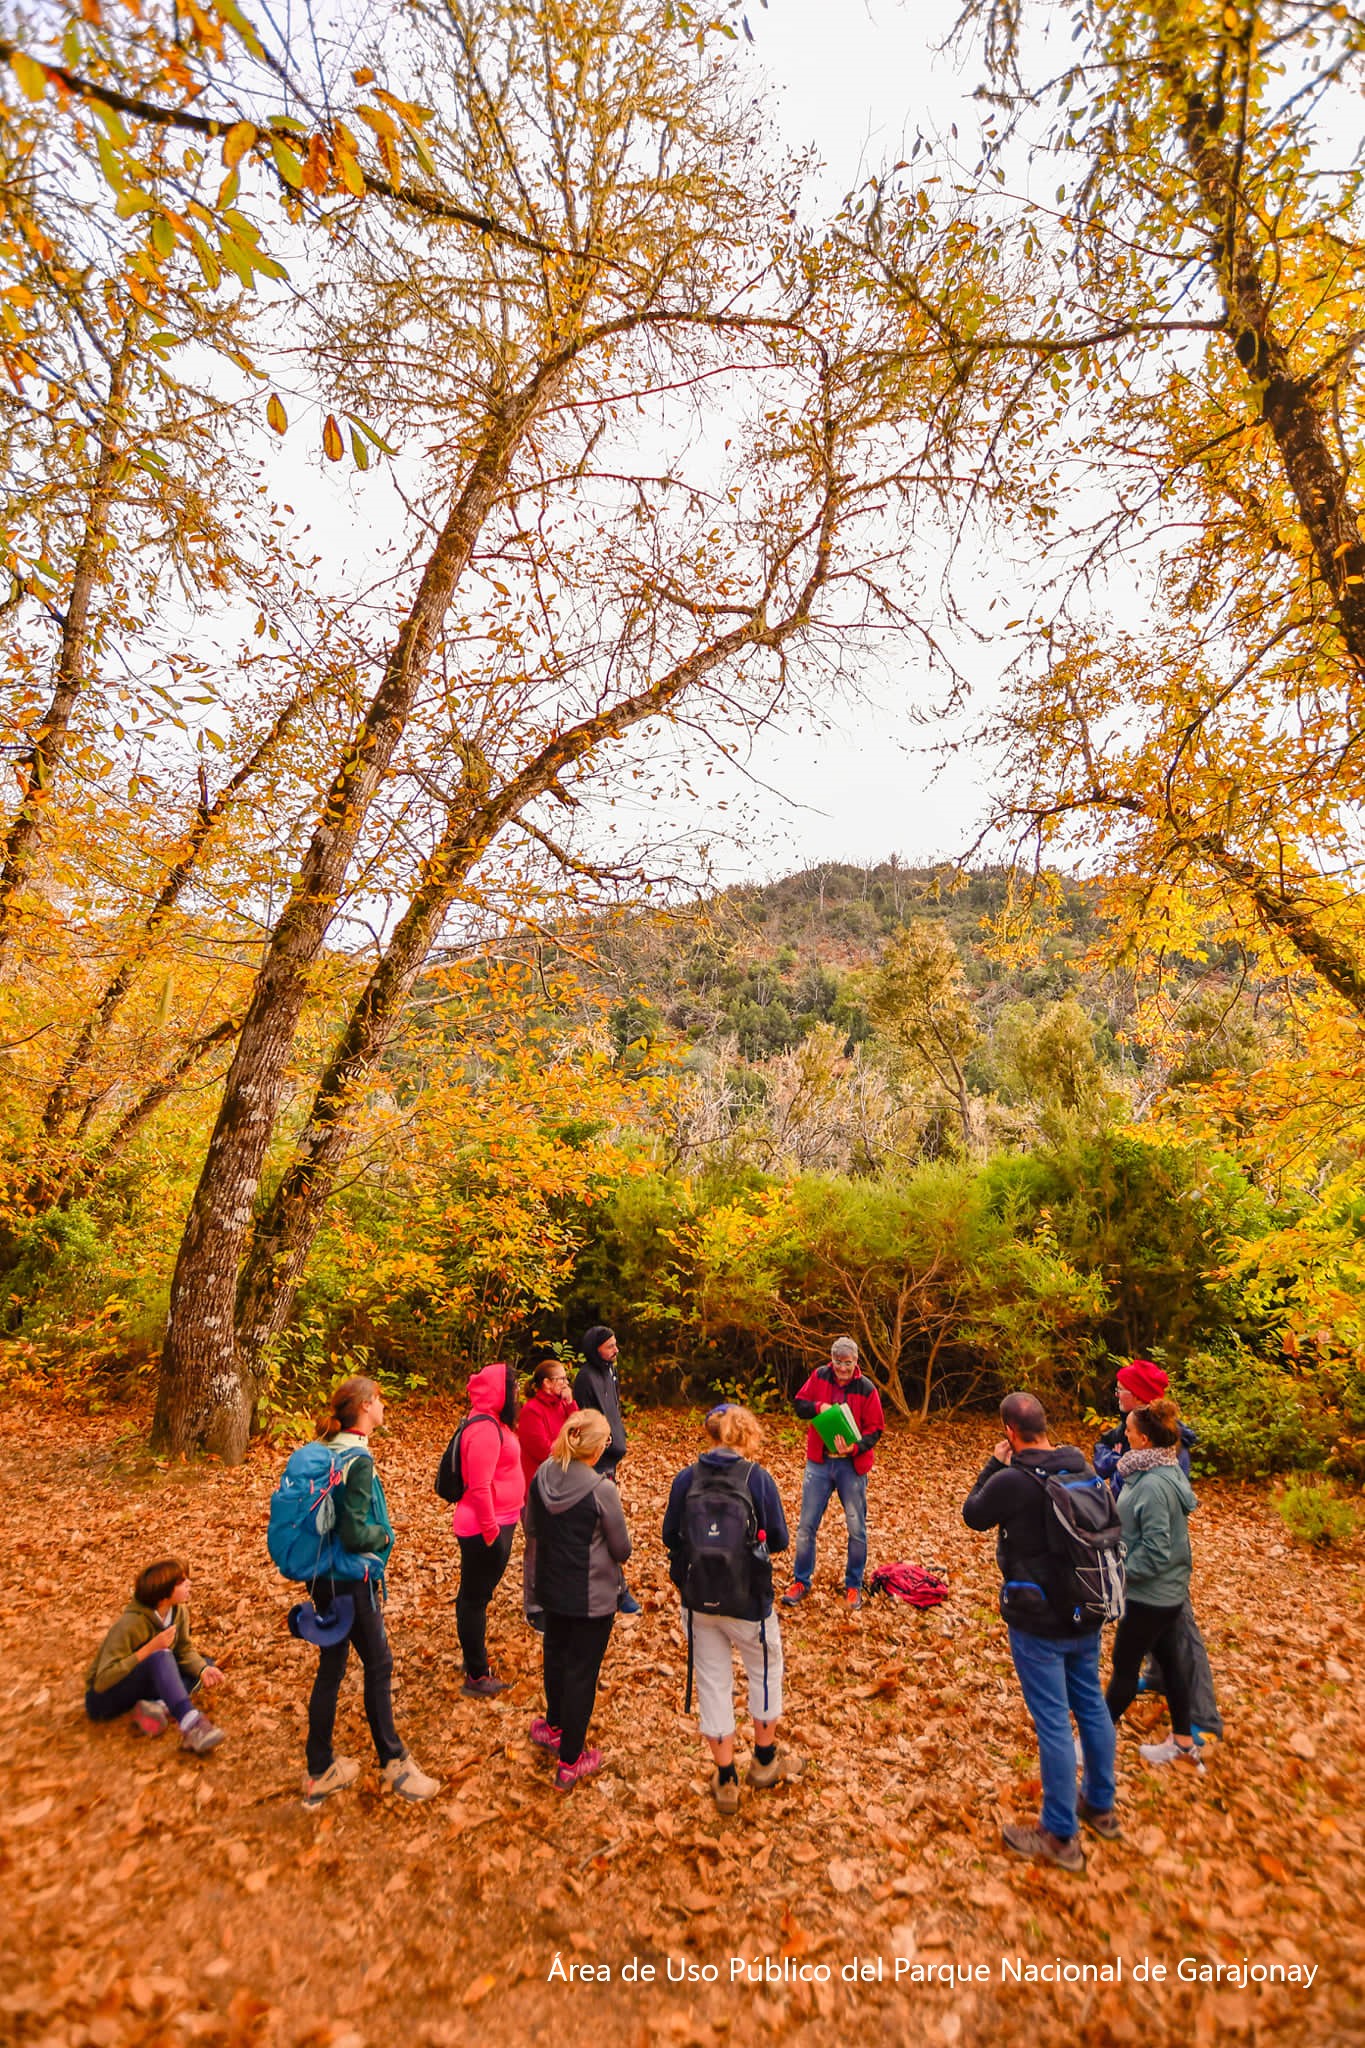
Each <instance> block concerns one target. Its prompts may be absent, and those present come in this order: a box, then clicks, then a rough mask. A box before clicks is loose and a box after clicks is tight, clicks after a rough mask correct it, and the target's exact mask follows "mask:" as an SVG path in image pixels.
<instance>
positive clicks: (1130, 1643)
mask: <svg viewBox="0 0 1365 2048" xmlns="http://www.w3.org/2000/svg"><path fill="white" fill-rule="evenodd" d="M1127 1438H1128V1446H1129V1448H1128V1450H1127V1452H1126V1453H1125V1454H1124V1456H1123V1457H1122V1458H1120V1459H1119V1463H1118V1471H1119V1475H1120V1477H1121V1478H1122V1481H1123V1490H1122V1492H1121V1493H1120V1494H1119V1497H1118V1509H1119V1520H1120V1521H1121V1522H1122V1524H1123V1537H1124V1543H1125V1545H1126V1546H1127V1552H1126V1568H1127V1574H1128V1598H1127V1602H1126V1605H1125V1607H1124V1610H1123V1619H1122V1621H1120V1623H1119V1625H1118V1630H1117V1633H1116V1634H1115V1637H1114V1665H1113V1670H1112V1672H1111V1674H1110V1678H1109V1685H1108V1689H1107V1690H1106V1692H1105V1695H1104V1700H1105V1705H1106V1706H1107V1707H1108V1709H1109V1714H1110V1718H1111V1719H1112V1721H1113V1722H1114V1724H1115V1726H1117V1725H1118V1723H1119V1721H1120V1720H1121V1719H1122V1717H1123V1715H1124V1713H1125V1712H1126V1711H1127V1709H1128V1708H1129V1707H1130V1706H1131V1705H1132V1703H1133V1699H1134V1697H1135V1695H1136V1693H1137V1688H1138V1675H1139V1673H1140V1672H1141V1670H1142V1660H1143V1658H1144V1657H1145V1656H1146V1655H1147V1653H1148V1651H1149V1650H1150V1651H1152V1652H1154V1653H1155V1655H1156V1657H1157V1659H1158V1661H1159V1662H1160V1664H1161V1668H1162V1670H1163V1671H1164V1672H1165V1674H1166V1699H1167V1703H1168V1705H1169V1706H1170V1710H1171V1736H1172V1739H1171V1740H1170V1741H1168V1742H1147V1743H1143V1744H1142V1746H1141V1750H1140V1752H1139V1753H1140V1755H1141V1756H1142V1758H1143V1760H1144V1762H1146V1763H1149V1764H1171V1763H1184V1764H1189V1765H1190V1766H1192V1768H1193V1769H1195V1770H1198V1771H1202V1770H1203V1768H1204V1766H1203V1763H1202V1761H1201V1759H1200V1755H1199V1751H1198V1749H1197V1748H1196V1747H1195V1743H1194V1736H1193V1734H1192V1732H1191V1727H1190V1688H1189V1674H1188V1671H1187V1669H1186V1665H1185V1658H1184V1656H1183V1654H1182V1652H1181V1650H1180V1646H1179V1624H1180V1617H1181V1613H1182V1611H1183V1609H1184V1606H1185V1602H1186V1600H1187V1599H1188V1598H1189V1591H1190V1571H1191V1566H1192V1563H1193V1558H1192V1554H1191V1551H1190V1526H1189V1524H1190V1516H1191V1515H1192V1514H1193V1513H1194V1510H1195V1508H1196V1506H1197V1505H1198V1503H1197V1502H1196V1500H1195V1496H1194V1489H1193V1488H1192V1487H1191V1485H1190V1482H1189V1480H1188V1479H1187V1478H1186V1477H1185V1474H1184V1473H1183V1472H1182V1471H1181V1469H1180V1463H1179V1457H1180V1411H1179V1409H1178V1408H1177V1407H1176V1405H1175V1403H1174V1401H1154V1402H1152V1404H1151V1405H1150V1406H1149V1407H1146V1408H1134V1409H1131V1410H1130V1411H1129V1414H1128V1417H1127Z"/></svg>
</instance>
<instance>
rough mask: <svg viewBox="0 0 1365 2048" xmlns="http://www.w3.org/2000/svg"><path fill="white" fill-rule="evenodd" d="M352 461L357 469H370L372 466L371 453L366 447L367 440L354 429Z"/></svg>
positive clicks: (352, 430) (352, 433)
mask: <svg viewBox="0 0 1365 2048" xmlns="http://www.w3.org/2000/svg"><path fill="white" fill-rule="evenodd" d="M351 460H352V462H354V464H355V466H356V468H357V469H368V468H369V466H370V451H369V449H368V447H367V446H366V445H365V438H364V436H363V434H358V433H357V432H356V430H355V428H354V427H352V428H351Z"/></svg>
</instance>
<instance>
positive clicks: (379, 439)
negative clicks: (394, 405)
mask: <svg viewBox="0 0 1365 2048" xmlns="http://www.w3.org/2000/svg"><path fill="white" fill-rule="evenodd" d="M346 418H347V419H348V420H349V421H350V422H351V425H352V426H353V427H359V429H360V431H361V433H362V434H363V435H364V436H365V438H366V440H367V441H373V443H374V445H375V447H376V448H378V449H379V451H380V452H381V454H384V455H396V454H397V453H398V450H397V449H396V448H393V447H390V445H389V443H388V442H387V441H386V440H385V439H384V437H383V435H382V434H376V432H375V430H374V428H373V427H370V426H367V425H366V424H365V422H364V420H363V419H361V417H360V414H359V413H358V412H348V413H347V414H346Z"/></svg>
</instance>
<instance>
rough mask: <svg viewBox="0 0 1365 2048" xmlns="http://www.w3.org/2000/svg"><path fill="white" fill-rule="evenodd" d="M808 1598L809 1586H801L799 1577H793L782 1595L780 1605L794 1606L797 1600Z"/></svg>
mask: <svg viewBox="0 0 1365 2048" xmlns="http://www.w3.org/2000/svg"><path fill="white" fill-rule="evenodd" d="M809 1598H810V1587H809V1586H803V1585H802V1583H801V1581H800V1579H793V1580H792V1582H791V1584H790V1585H789V1586H788V1588H787V1590H786V1592H785V1593H784V1594H783V1595H782V1605H783V1606H784V1607H795V1606H796V1605H797V1603H798V1601H801V1600H807V1599H809Z"/></svg>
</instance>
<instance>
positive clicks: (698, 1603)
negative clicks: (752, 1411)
mask: <svg viewBox="0 0 1365 2048" xmlns="http://www.w3.org/2000/svg"><path fill="white" fill-rule="evenodd" d="M753 1469H754V1468H753V1466H752V1465H751V1464H750V1463H749V1462H748V1460H747V1459H745V1458H732V1459H729V1460H727V1462H726V1463H725V1464H724V1465H703V1464H702V1463H701V1462H700V1460H698V1462H697V1463H696V1464H695V1465H694V1466H693V1467H692V1484H691V1486H690V1487H689V1488H688V1490H687V1498H686V1500H685V1501H684V1502H683V1516H682V1541H681V1543H680V1544H679V1545H678V1549H677V1552H676V1554H675V1556H674V1558H673V1562H672V1577H673V1582H674V1584H675V1585H676V1586H677V1588H678V1591H679V1592H680V1593H681V1594H682V1604H683V1606H684V1608H685V1609H686V1611H687V1686H686V1690H685V1692H684V1695H683V1712H684V1713H685V1714H690V1713H691V1711H692V1668H693V1644H692V1616H693V1615H694V1614H727V1615H730V1616H733V1617H735V1618H738V1619H742V1618H743V1617H744V1616H745V1615H746V1614H747V1613H748V1611H749V1609H750V1607H751V1606H753V1605H754V1603H755V1602H757V1604H758V1605H759V1606H760V1607H763V1608H766V1607H770V1606H771V1605H772V1597H773V1567H772V1559H771V1558H770V1557H769V1556H768V1542H767V1533H766V1531H764V1530H761V1529H760V1528H759V1526H758V1510H757V1508H756V1507H755V1506H754V1497H753V1495H752V1494H751V1493H750V1491H749V1474H750V1473H751V1472H752V1471H753ZM758 1635H759V1641H760V1642H761V1643H762V1645H763V1706H764V1710H765V1712H766V1709H767V1705H768V1630H767V1623H766V1622H764V1621H760V1622H759V1625H758Z"/></svg>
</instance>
